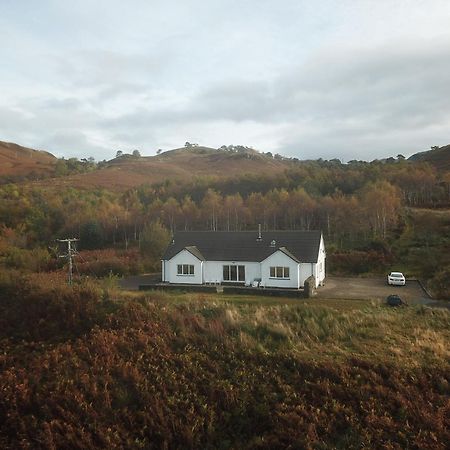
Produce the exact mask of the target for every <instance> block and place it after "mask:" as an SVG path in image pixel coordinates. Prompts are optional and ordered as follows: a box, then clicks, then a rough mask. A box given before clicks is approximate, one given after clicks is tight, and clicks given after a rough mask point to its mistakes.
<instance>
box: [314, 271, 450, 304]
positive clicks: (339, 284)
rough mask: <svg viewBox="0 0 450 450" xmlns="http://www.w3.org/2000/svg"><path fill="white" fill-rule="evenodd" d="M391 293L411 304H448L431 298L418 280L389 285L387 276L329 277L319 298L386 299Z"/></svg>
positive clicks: (320, 291)
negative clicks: (400, 284) (399, 284)
mask: <svg viewBox="0 0 450 450" xmlns="http://www.w3.org/2000/svg"><path fill="white" fill-rule="evenodd" d="M390 294H397V295H399V296H400V297H401V298H402V299H403V300H406V301H407V302H408V303H409V304H411V305H413V304H420V305H429V306H446V307H449V305H448V302H438V301H436V300H433V299H431V298H430V297H429V296H428V294H427V293H426V292H425V291H424V290H423V289H422V287H421V286H420V284H419V282H418V281H417V280H406V286H389V285H388V284H387V283H386V278H384V277H379V278H377V277H375V278H350V277H327V278H326V280H325V286H322V287H320V288H319V289H317V297H319V298H358V299H372V298H373V299H381V300H384V299H386V297H387V296H388V295H390Z"/></svg>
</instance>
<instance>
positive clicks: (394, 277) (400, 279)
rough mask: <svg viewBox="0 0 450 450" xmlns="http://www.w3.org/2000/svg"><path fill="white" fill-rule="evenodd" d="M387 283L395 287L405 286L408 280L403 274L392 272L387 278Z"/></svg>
mask: <svg viewBox="0 0 450 450" xmlns="http://www.w3.org/2000/svg"><path fill="white" fill-rule="evenodd" d="M387 283H388V284H391V285H393V286H404V285H405V284H406V279H405V276H404V275H403V274H402V273H401V272H391V273H390V274H389V275H388V276H387Z"/></svg>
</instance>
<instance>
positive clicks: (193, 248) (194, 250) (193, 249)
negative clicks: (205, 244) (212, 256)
mask: <svg viewBox="0 0 450 450" xmlns="http://www.w3.org/2000/svg"><path fill="white" fill-rule="evenodd" d="M185 249H186V250H187V251H188V252H189V253H192V254H193V255H194V256H195V257H196V258H198V259H199V260H200V261H205V257H204V256H203V255H202V254H201V253H200V251H199V249H198V248H197V247H196V246H195V245H189V246H188V247H185Z"/></svg>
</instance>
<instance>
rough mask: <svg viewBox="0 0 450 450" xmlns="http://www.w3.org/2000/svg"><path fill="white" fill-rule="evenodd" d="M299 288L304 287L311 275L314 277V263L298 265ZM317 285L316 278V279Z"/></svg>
mask: <svg viewBox="0 0 450 450" xmlns="http://www.w3.org/2000/svg"><path fill="white" fill-rule="evenodd" d="M299 272H300V287H303V286H304V285H305V280H306V279H307V278H309V277H310V276H311V275H314V277H315V276H316V264H315V263H301V264H300V269H299ZM316 284H317V278H316Z"/></svg>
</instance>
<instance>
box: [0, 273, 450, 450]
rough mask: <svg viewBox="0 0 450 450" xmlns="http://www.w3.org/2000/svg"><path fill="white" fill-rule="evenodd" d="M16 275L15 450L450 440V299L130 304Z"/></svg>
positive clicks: (11, 345)
mask: <svg viewBox="0 0 450 450" xmlns="http://www.w3.org/2000/svg"><path fill="white" fill-rule="evenodd" d="M16 283H17V284H16ZM16 283H15V282H14V281H12V280H9V281H8V280H5V279H4V278H3V279H2V280H1V287H2V289H1V290H0V292H1V294H0V320H1V326H0V392H1V393H2V395H1V396H0V444H1V446H2V448H5V449H8V448H31V447H32V448H48V449H52V448H63V447H64V448H68V447H70V448H83V449H89V448H92V449H94V448H105V447H107V448H255V449H256V448H260V449H263V448H267V449H277V448H280V449H281V448H289V447H293V448H337V449H351V448H355V449H356V448H361V447H366V448H386V449H388V448H390V449H394V448H395V449H396V448H398V449H401V448H411V449H419V448H420V449H433V450H436V449H444V448H445V447H446V443H447V442H448V441H449V439H450V435H449V429H450V427H449V422H448V418H449V414H450V403H449V395H450V390H449V383H450V379H449V373H450V371H449V369H450V367H449V364H448V356H449V354H448V346H447V345H446V344H447V343H448V339H449V337H450V336H449V329H450V316H449V313H448V311H438V310H436V311H434V310H429V309H423V308H409V309H402V310H392V309H387V308H386V307H383V306H379V305H375V304H374V305H372V306H369V305H366V306H365V307H363V308H362V309H361V308H359V307H355V306H353V307H350V308H348V307H346V308H344V309H340V308H339V307H336V306H335V305H330V306H326V302H323V303H322V304H317V305H314V303H310V304H302V303H298V301H297V302H296V303H290V304H286V305H283V304H282V303H281V304H274V305H272V306H267V305H264V304H263V302H262V301H261V302H256V303H253V304H251V303H248V304H247V303H222V302H220V303H219V302H218V301H217V300H216V299H214V298H212V299H209V298H207V297H205V296H203V297H202V298H201V299H198V300H197V299H196V298H194V297H191V299H190V300H189V299H187V298H180V299H177V298H176V297H174V298H172V297H170V296H168V295H167V294H157V293H155V294H153V296H151V297H147V298H144V297H142V298H141V297H137V298H136V299H135V300H132V299H127V301H126V302H122V301H118V302H116V301H112V300H111V295H114V294H111V293H109V294H108V293H107V292H106V291H104V290H101V289H99V288H98V287H95V286H90V287H89V286H85V287H82V286H80V287H76V288H75V289H74V290H73V291H68V290H67V289H64V288H62V287H58V286H57V285H56V286H54V287H53V288H49V287H48V283H46V284H47V287H43V286H42V283H41V284H40V285H36V284H34V285H29V284H27V282H26V281H24V280H20V281H17V282H16ZM230 301H231V299H230ZM405 330H407V331H406V332H405Z"/></svg>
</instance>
